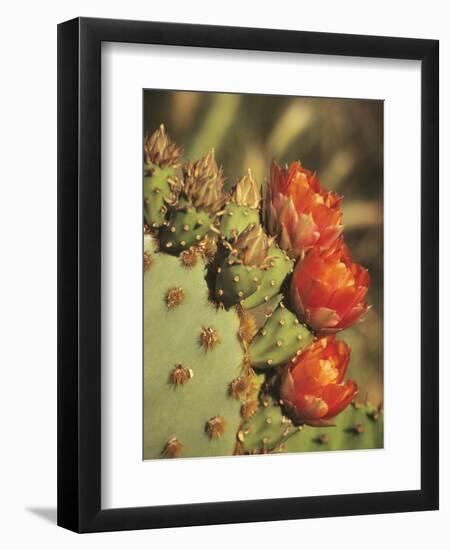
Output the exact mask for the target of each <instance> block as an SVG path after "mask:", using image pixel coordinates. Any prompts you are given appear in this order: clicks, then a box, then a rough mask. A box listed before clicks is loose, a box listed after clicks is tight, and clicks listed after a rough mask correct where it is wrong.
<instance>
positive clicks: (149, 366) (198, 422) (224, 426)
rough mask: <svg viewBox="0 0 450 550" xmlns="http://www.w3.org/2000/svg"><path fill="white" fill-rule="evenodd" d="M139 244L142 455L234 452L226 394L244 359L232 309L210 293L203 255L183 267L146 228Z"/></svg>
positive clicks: (236, 410)
mask: <svg viewBox="0 0 450 550" xmlns="http://www.w3.org/2000/svg"><path fill="white" fill-rule="evenodd" d="M144 251H145V254H146V258H147V268H146V270H145V272H144V459H154V458H164V457H165V456H180V457H182V458H184V457H197V456H223V455H231V454H233V451H234V447H235V444H236V432H237V430H238V426H239V424H240V421H241V417H240V408H241V402H240V401H239V400H238V399H235V398H233V397H232V396H231V394H230V384H231V382H232V381H233V380H235V379H236V378H237V377H238V376H240V374H241V367H242V362H243V351H242V348H241V345H240V342H239V339H238V336H237V334H238V330H239V319H238V316H237V313H236V311H235V310H231V311H224V310H220V309H216V308H215V307H214V305H213V304H211V303H210V302H209V301H208V299H207V296H208V290H207V285H206V281H205V278H204V277H205V265H204V263H203V261H202V260H199V261H198V262H197V263H196V265H194V266H192V267H186V266H185V265H184V264H183V262H182V260H181V259H180V258H178V257H174V256H170V255H167V254H164V253H158V252H156V251H155V246H154V242H153V240H152V238H151V237H150V236H148V235H147V236H145V238H144ZM214 422H216V423H214ZM169 451H170V452H169ZM170 453H172V454H170Z"/></svg>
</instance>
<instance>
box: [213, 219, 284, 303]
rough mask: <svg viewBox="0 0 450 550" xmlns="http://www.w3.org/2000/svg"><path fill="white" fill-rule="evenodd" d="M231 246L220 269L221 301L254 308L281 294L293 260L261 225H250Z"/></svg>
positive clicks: (219, 293) (218, 295)
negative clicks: (275, 243)
mask: <svg viewBox="0 0 450 550" xmlns="http://www.w3.org/2000/svg"><path fill="white" fill-rule="evenodd" d="M228 247H229V253H228V254H227V255H226V257H225V258H224V260H223V262H222V264H221V265H220V266H219V268H218V270H217V271H218V273H217V279H216V297H217V299H218V300H219V301H222V302H223V303H224V304H225V305H227V306H229V305H232V304H237V303H240V304H241V305H242V306H243V307H245V308H246V309H251V308H253V307H256V306H258V305H259V304H262V303H264V302H268V301H269V299H270V298H272V297H273V296H275V295H276V294H278V292H279V291H280V288H281V285H282V284H283V282H284V280H285V278H286V276H287V274H288V273H290V271H291V269H292V262H291V260H290V259H289V258H288V257H287V256H286V255H285V254H284V253H283V252H282V251H281V250H280V249H279V248H278V247H277V246H276V245H274V244H273V243H272V239H269V238H268V237H267V235H266V234H265V233H264V230H263V229H262V227H261V226H260V225H250V226H249V227H247V229H245V230H244V231H243V232H242V233H241V234H240V235H239V236H238V237H237V238H236V239H235V241H234V243H232V244H231V245H228Z"/></svg>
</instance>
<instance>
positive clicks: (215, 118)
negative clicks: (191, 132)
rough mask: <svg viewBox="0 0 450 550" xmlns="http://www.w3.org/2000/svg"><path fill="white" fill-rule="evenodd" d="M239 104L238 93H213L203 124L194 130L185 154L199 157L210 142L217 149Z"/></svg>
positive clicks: (189, 156) (205, 150)
mask: <svg viewBox="0 0 450 550" xmlns="http://www.w3.org/2000/svg"><path fill="white" fill-rule="evenodd" d="M240 104H241V96H240V95H238V94H215V97H214V100H213V102H212V105H211V107H210V109H209V111H208V113H207V115H206V117H205V119H204V121H203V124H202V126H201V127H200V128H199V129H198V131H197V132H196V134H195V137H194V139H193V140H192V144H191V146H190V147H189V149H188V150H187V151H186V155H185V156H186V157H187V158H198V157H201V156H202V155H204V154H205V153H206V152H207V149H208V146H207V144H210V143H213V144H214V148H215V150H216V151H219V150H220V146H221V143H222V141H223V139H224V138H225V136H226V134H227V131H228V128H229V127H230V125H231V123H232V122H233V120H234V118H235V115H236V112H237V110H238V108H239V105H240Z"/></svg>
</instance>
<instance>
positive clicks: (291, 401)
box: [280, 335, 358, 426]
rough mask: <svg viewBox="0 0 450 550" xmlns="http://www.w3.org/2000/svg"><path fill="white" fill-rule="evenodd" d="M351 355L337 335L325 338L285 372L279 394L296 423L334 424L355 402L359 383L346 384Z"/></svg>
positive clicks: (308, 348) (309, 348)
mask: <svg viewBox="0 0 450 550" xmlns="http://www.w3.org/2000/svg"><path fill="white" fill-rule="evenodd" d="M350 352H351V350H350V348H349V347H348V346H347V344H346V343H345V342H342V341H340V340H336V337H335V335H331V336H325V337H324V338H320V339H319V340H316V341H315V342H314V343H312V344H311V345H310V346H308V347H307V348H305V349H304V350H303V351H302V353H301V354H300V355H299V356H298V357H296V358H295V359H294V362H293V364H292V366H290V367H288V368H286V369H285V371H284V374H283V378H282V382H281V388H280V392H281V397H282V399H283V401H284V407H285V409H286V412H287V414H288V415H289V416H290V417H291V419H292V421H293V422H294V423H295V424H297V425H299V424H309V425H310V426H327V425H332V419H333V418H334V417H335V416H336V415H337V414H339V413H340V412H341V411H343V410H344V409H345V407H346V406H347V405H348V404H349V403H350V402H351V401H352V400H353V398H354V397H355V395H356V393H357V390H358V388H357V385H356V383H355V382H353V380H348V381H347V382H344V381H343V380H344V376H345V372H346V370H347V365H348V362H349V360H350Z"/></svg>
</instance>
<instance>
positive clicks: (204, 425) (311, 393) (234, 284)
mask: <svg viewBox="0 0 450 550" xmlns="http://www.w3.org/2000/svg"><path fill="white" fill-rule="evenodd" d="M181 155H182V151H181V148H179V147H178V146H177V145H176V144H175V143H174V142H172V141H171V139H170V138H169V136H168V134H167V133H166V131H165V128H164V126H162V125H161V126H160V128H159V129H158V130H156V132H154V133H153V134H152V135H151V136H148V137H146V139H145V142H144V185H143V199H144V224H145V225H144V233H145V234H144V258H143V268H144V274H143V291H144V459H165V458H188V457H202V456H229V455H233V454H236V455H240V454H260V453H280V452H304V451H325V450H336V449H365V448H378V447H381V446H382V445H383V420H382V413H381V410H379V409H378V408H375V407H372V406H368V405H367V404H355V403H356V401H355V400H354V396H355V395H356V391H357V386H356V383H355V382H353V381H347V382H345V381H344V376H345V371H346V368H347V365H348V362H349V360H350V353H351V350H350V347H349V346H348V345H347V344H345V342H343V341H340V340H337V339H336V338H335V334H334V333H335V332H336V331H337V330H340V328H338V329H336V330H335V329H334V326H335V325H338V326H339V327H343V326H347V325H348V324H349V321H348V312H349V311H350V313H351V315H353V317H354V318H355V319H356V316H357V315H359V316H361V314H362V313H363V312H364V310H365V308H366V306H365V305H363V304H359V303H356V302H355V296H356V298H358V297H359V299H361V296H363V294H362V293H361V288H359V289H358V292H357V293H356V294H352V292H353V290H352V288H351V286H352V285H354V284H356V283H355V281H354V279H352V277H353V275H354V274H355V273H356V274H359V275H358V277H359V278H358V281H359V282H360V284H361V285H362V284H365V285H367V284H368V277H367V276H366V275H365V274H364V273H363V272H362V271H361V269H360V268H359V267H358V266H356V267H355V264H352V265H350V264H348V265H347V264H346V263H345V262H350V259H349V258H350V253H349V252H348V250H344V249H336V246H337V245H336V243H334V244H333V245H332V246H331V245H330V249H329V250H325V251H324V250H322V249H319V248H318V249H317V250H315V251H314V250H313V251H311V252H308V251H307V250H300V249H299V247H301V246H303V244H304V243H305V245H307V246H310V243H311V242H314V240H315V239H316V240H317V239H318V238H319V237H318V235H319V229H320V227H319V226H318V225H317V224H316V225H315V222H314V220H313V218H312V217H311V214H307V213H304V212H303V211H301V212H297V211H296V210H295V208H296V207H295V204H294V202H293V201H292V200H291V199H286V197H284V196H282V194H280V193H281V191H283V192H284V191H286V190H288V189H290V186H291V185H292V184H293V182H294V183H295V182H297V184H299V185H300V184H301V185H303V186H304V185H305V177H306V176H305V175H304V174H303V176H302V177H300V176H298V174H297V176H298V177H296V178H292V181H290V180H289V181H288V182H287V183H286V182H285V181H284V179H283V178H285V177H289V178H290V177H291V175H292V174H291V172H289V173H288V172H286V173H285V172H283V171H282V170H281V168H280V169H277V170H275V171H274V169H273V170H272V172H273V173H272V177H274V175H275V176H276V179H275V183H276V185H277V186H278V187H279V190H278V191H277V190H275V191H277V193H278V194H277V193H275V194H274V193H272V194H271V193H269V194H268V197H269V199H270V200H272V201H273V204H271V205H270V208H269V210H270V215H271V217H272V218H271V219H272V221H273V220H275V221H276V223H275V222H274V223H273V224H272V225H273V228H275V229H276V231H275V230H274V231H271V227H272V226H271V225H270V224H267V223H266V222H264V221H263V217H262V216H261V208H262V205H261V194H260V189H259V186H258V185H257V184H256V182H255V180H254V179H253V176H252V174H251V172H250V170H249V172H248V174H247V175H245V176H244V177H243V178H241V179H240V180H238V182H237V183H236V184H235V186H234V187H233V189H232V191H231V193H230V194H228V193H226V192H225V191H224V188H223V182H224V177H223V169H222V167H221V166H219V165H218V164H217V161H216V159H215V156H214V150H211V151H210V152H209V153H208V154H207V155H205V156H204V157H203V158H201V159H198V160H196V161H191V160H189V161H186V162H183V161H182V159H181ZM294 168H295V166H294ZM305 174H306V172H305ZM307 174H309V172H307ZM294 175H295V174H294ZM308 177H309V176H308ZM302 178H303V179H302ZM269 185H270V182H269ZM312 185H313V187H312V189H313V190H314V193H317V197H316V198H314V197H313V199H314V200H313V205H314V208H317V209H318V211H320V212H319V213H320V216H325V214H327V212H326V209H327V208H331V207H332V208H336V207H337V206H336V205H337V204H338V203H337V202H336V199H333V200H332V198H330V197H329V196H328V195H327V194H326V193H325V192H324V191H323V190H322V191H321V190H320V188H319V187H318V180H317V181H316V180H314V181H313V183H312ZM302 193H303V194H304V196H305V197H308V198H311V192H310V193H309V194H308V193H307V194H305V193H304V189H303V191H302ZM266 210H267V205H266ZM320 216H319V215H318V216H317V221H320V220H321V219H322V218H321V217H320ZM325 217H326V216H325ZM335 217H336V216H334V217H333V218H332V219H333V220H334V219H335ZM324 219H325V218H324ZM336 219H337V218H336ZM339 219H340V218H339ZM325 221H326V220H325ZM324 223H325V222H324ZM273 228H272V229H273ZM294 229H295V231H297V230H298V231H299V232H305V234H304V235H300V237H301V238H300V237H299V235H297V234H290V233H292V231H293V230H294ZM332 229H333V228H330V227H329V226H326V227H325V228H324V231H325V232H326V236H327V238H328V239H329V238H330V235H331V236H332V235H334V233H333V231H334V230H333V231H332ZM338 229H339V228H338ZM336 231H337V229H336ZM339 231H340V229H339ZM337 234H338V233H337ZM290 243H294V244H295V246H294V248H292V247H290ZM294 249H295V250H294ZM294 252H295V253H294ZM308 254H315V255H316V256H315V257H314V258H315V260H314V258H313V260H314V261H310V262H309V264H308V265H309V266H310V267H309V268H308V266H307V267H306V268H304V269H303V270H302V269H301V270H300V271H299V272H298V267H299V266H300V267H302V262H303V261H304V258H306V259H308V258H311V256H308ZM318 255H324V256H318ZM332 262H335V263H336V266H335V267H334V268H333V269H334V271H333V269H332V268H329V267H327V266H328V264H331V263H332ZM303 267H304V264H303ZM346 269H348V270H349V272H350V274H345V273H344V274H343V270H346ZM309 270H312V272H313V273H312V275H311V272H310V271H309ZM321 270H323V273H321ZM310 276H311V277H312V279H311V281H310V280H309V279H308V278H309V277H310ZM321 277H322V279H321ZM294 279H295V281H294ZM341 280H342V283H341V284H342V285H344V287H345V288H340V289H338V290H339V292H340V294H338V295H337V296H338V298H339V299H336V300H335V299H332V298H333V297H332V296H331V290H329V289H331V287H332V286H333V285H336V284H337V283H339V282H340V281H341ZM293 282H295V285H296V286H295V288H294V289H292V285H293ZM358 284H359V283H358ZM289 289H290V290H289ZM322 294H324V297H323V296H322ZM322 299H324V300H325V301H326V303H325V305H321V300H322ZM346 300H350V302H349V308H350V309H349V308H347V309H344V306H345V302H346ZM355 304H356V305H355ZM352 308H353V309H352ZM366 309H367V308H366ZM338 314H339V315H341V317H340V316H339V315H338ZM345 315H347V319H346V317H345ZM308 319H309V320H311V322H309V320H308ZM306 323H309V324H306ZM312 326H314V329H313V328H312ZM317 327H321V328H324V330H323V331H320V330H318V329H317ZM352 401H353V403H354V404H353V405H351V406H349V405H350V402H352Z"/></svg>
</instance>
